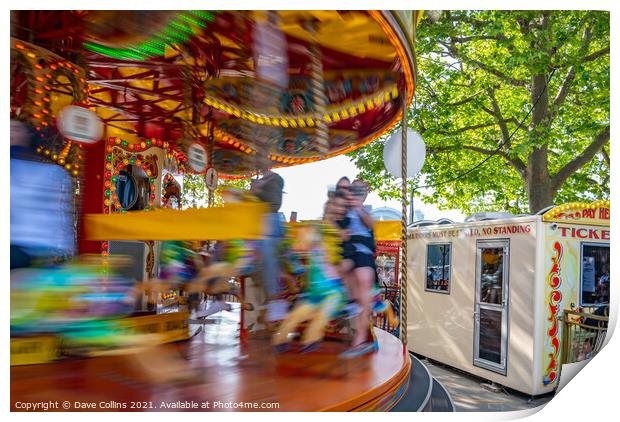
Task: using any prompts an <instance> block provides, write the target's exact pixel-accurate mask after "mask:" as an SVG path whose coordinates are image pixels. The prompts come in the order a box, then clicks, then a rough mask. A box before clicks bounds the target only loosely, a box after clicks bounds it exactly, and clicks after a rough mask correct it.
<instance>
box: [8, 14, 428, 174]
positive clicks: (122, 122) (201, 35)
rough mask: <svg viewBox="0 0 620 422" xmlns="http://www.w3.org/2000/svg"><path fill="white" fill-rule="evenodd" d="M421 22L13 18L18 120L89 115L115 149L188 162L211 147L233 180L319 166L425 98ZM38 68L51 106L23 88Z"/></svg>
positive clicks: (326, 17)
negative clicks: (155, 142) (192, 148)
mask: <svg viewBox="0 0 620 422" xmlns="http://www.w3.org/2000/svg"><path fill="white" fill-rule="evenodd" d="M418 19H419V13H416V12H414V11H402V12H389V11H277V12H268V11H259V12H253V11H244V12H237V11H19V12H13V15H12V36H13V38H12V47H13V48H12V66H13V69H12V84H13V87H12V88H13V89H12V93H13V98H12V104H11V106H12V112H13V111H15V110H18V109H19V110H21V109H23V108H30V109H32V110H33V111H32V112H31V113H30V115H31V118H32V119H33V120H35V123H45V122H48V123H49V124H51V125H53V123H54V120H53V119H54V117H55V116H56V115H57V114H58V112H59V111H60V109H61V108H62V107H64V106H66V105H67V104H71V103H84V104H85V105H87V106H88V107H91V109H93V110H94V111H95V112H96V113H97V114H98V115H99V116H100V117H101V119H102V120H103V122H104V123H105V133H104V136H105V137H119V138H122V139H123V140H125V141H127V142H128V143H130V144H131V143H140V142H141V141H143V138H157V139H163V140H165V141H167V142H169V143H170V144H171V145H174V146H175V147H176V148H178V149H179V150H181V151H185V150H186V149H187V146H188V145H189V143H190V142H200V143H202V144H203V145H204V146H205V148H206V149H207V150H208V151H209V155H210V160H211V162H212V163H213V165H214V166H215V168H216V169H217V170H218V172H219V173H220V174H221V175H228V176H233V177H238V176H243V175H248V174H251V173H253V172H254V171H255V170H256V169H257V168H258V167H265V166H270V167H273V166H275V167H278V166H288V165H296V164H301V163H305V162H310V161H316V160H321V159H325V158H329V157H332V156H335V155H338V154H342V153H345V152H348V151H351V150H354V149H356V148H359V147H361V146H363V145H365V144H367V143H369V142H372V141H373V140H374V139H376V138H377V137H379V136H381V135H382V134H384V133H385V132H386V131H388V130H389V129H390V128H392V127H393V126H394V125H395V124H396V123H397V121H398V119H399V118H400V116H401V113H402V101H406V102H407V103H409V102H410V101H411V98H412V95H413V91H414V75H415V62H414V54H413V40H414V30H415V24H416V23H417V20H418ZM32 56H34V57H32ZM37 66H39V67H41V68H42V72H39V73H41V76H36V77H37V78H39V77H41V78H42V79H41V80H40V81H39V82H41V83H42V84H43V85H45V86H47V88H49V92H50V93H51V96H48V97H47V103H48V104H45V102H43V103H41V102H40V101H39V103H40V104H42V105H37V104H35V103H34V102H36V99H37V97H36V95H34V97H33V96H32V95H29V93H28V89H27V88H24V82H26V83H27V82H28V80H29V78H31V77H32V75H39V73H37V69H39V67H37ZM48 68H51V70H49V72H47V70H48ZM67 70H68V72H67ZM52 71H53V72H52ZM46 72H47V73H46ZM19 74H22V76H21V79H20V76H19ZM23 75H25V76H23ZM35 82H36V81H35ZM35 85H36V83H35ZM15 88H19V89H17V90H15ZM42 92H43V93H42V94H41V95H42V96H43V97H42V99H43V100H45V98H46V97H45V95H46V92H45V91H42ZM405 93H406V95H404V94H405ZM33 98H34V100H33ZM33 101H34V102H33ZM46 107H47V108H46ZM45 111H47V113H45ZM35 114H36V115H37V116H38V117H36V116H34V115H35ZM37 119H38V120H37ZM46 119H47V120H46Z"/></svg>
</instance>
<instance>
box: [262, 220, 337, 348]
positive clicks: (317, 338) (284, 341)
mask: <svg viewBox="0 0 620 422" xmlns="http://www.w3.org/2000/svg"><path fill="white" fill-rule="evenodd" d="M326 230H328V229H327V228H326V226H325V225H320V224H319V223H307V224H304V225H299V226H297V227H295V228H294V229H293V230H292V231H293V238H294V243H293V250H294V251H295V252H297V253H299V254H303V255H304V256H305V257H306V258H307V268H306V274H307V281H306V286H305V289H304V291H303V293H302V294H301V295H300V297H299V298H298V300H297V302H296V304H295V306H294V308H293V310H292V311H291V312H290V313H289V314H288V316H287V317H286V318H285V319H284V321H282V324H281V325H280V327H279V328H278V330H277V331H276V333H275V334H274V335H273V339H272V344H273V346H274V348H275V350H276V351H277V352H283V351H286V350H287V349H288V347H289V345H290V344H289V334H291V333H292V332H293V331H294V330H295V329H296V328H297V327H298V326H299V324H301V323H303V322H306V321H308V323H309V324H308V326H307V328H306V329H305V331H304V334H303V337H302V340H301V342H302V350H303V351H311V350H314V349H316V348H317V347H318V346H319V344H320V342H321V341H322V340H323V337H324V335H325V328H326V327H327V324H328V323H329V322H330V320H332V319H333V318H334V317H336V316H337V315H338V312H339V311H340V310H341V309H342V308H343V306H344V304H346V294H345V290H344V287H343V285H342V280H341V279H340V278H339V277H338V273H337V271H336V268H335V267H334V265H333V260H332V259H330V254H331V255H333V254H334V251H335V247H334V246H335V242H334V241H333V240H331V239H332V238H333V237H330V236H328V235H327V233H325V231H326ZM330 240H331V241H330Z"/></svg>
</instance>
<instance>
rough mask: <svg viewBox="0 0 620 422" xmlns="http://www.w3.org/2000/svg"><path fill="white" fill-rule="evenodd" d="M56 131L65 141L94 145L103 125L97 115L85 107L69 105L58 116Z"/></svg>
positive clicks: (99, 137) (100, 134) (101, 133)
mask: <svg viewBox="0 0 620 422" xmlns="http://www.w3.org/2000/svg"><path fill="white" fill-rule="evenodd" d="M57 125H58V130H59V131H60V133H61V134H62V135H63V136H64V137H65V138H67V139H70V140H72V141H75V142H81V143H85V144H94V143H95V142H97V141H99V140H100V139H101V136H102V135H103V123H102V122H101V119H100V118H99V116H97V114H95V113H94V112H92V111H90V110H89V109H87V108H85V107H80V106H77V105H70V106H67V107H65V108H63V109H62V110H61V112H60V114H59V115H58V121H57Z"/></svg>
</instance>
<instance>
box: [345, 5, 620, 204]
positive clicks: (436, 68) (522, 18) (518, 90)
mask: <svg viewBox="0 0 620 422" xmlns="http://www.w3.org/2000/svg"><path fill="white" fill-rule="evenodd" d="M417 36H418V43H417V46H416V49H417V60H418V67H419V71H418V86H417V87H416V104H415V107H414V108H413V109H412V110H410V112H409V119H408V124H409V126H410V127H413V128H414V129H416V130H418V131H419V132H420V133H421V134H422V136H423V138H424V140H425V142H426V145H427V158H426V163H425V166H424V168H423V170H422V176H423V178H421V179H419V180H417V181H414V183H415V184H416V185H417V186H420V185H421V184H423V185H426V186H431V187H430V188H429V189H423V190H422V191H421V193H419V195H420V196H421V197H422V199H423V200H424V201H425V202H427V203H433V204H436V205H437V206H438V207H439V208H441V209H448V208H456V209H460V210H461V211H463V212H464V213H470V212H476V211H482V210H485V211H500V210H501V211H503V210H507V211H512V212H516V213H521V212H528V211H530V207H532V206H533V207H538V206H540V205H541V204H540V203H536V204H531V203H529V202H530V201H528V198H529V199H531V198H533V192H534V191H535V190H536V189H538V188H541V187H542V188H544V189H548V190H549V191H550V192H551V197H550V198H549V199H550V200H551V201H553V200H555V202H556V203H561V202H566V201H573V200H590V199H601V198H608V197H609V178H608V177H606V175H608V174H609V160H608V155H607V157H605V155H606V153H605V154H604V153H603V152H602V149H601V146H602V145H607V146H608V144H609V135H608V132H607V136H606V137H605V130H606V128H608V126H609V76H610V66H609V13H608V12H596V11H507V10H506V11H504V10H502V11H449V12H443V14H442V17H441V18H440V19H439V20H438V21H437V22H434V23H433V22H430V20H429V19H428V18H425V19H424V20H423V21H422V22H421V23H420V25H419V27H418V34H417ZM554 69H555V70H554ZM551 74H553V76H552V77H551V79H550V82H549V84H548V89H547V90H546V93H545V94H546V95H545V94H543V95H540V92H544V90H543V88H544V87H545V82H546V81H547V80H548V79H549V76H550V75H551ZM537 100H538V101H537ZM534 105H535V106H536V107H535V108H534V109H533V112H532V113H531V114H529V115H528V112H529V111H530V109H532V108H533V107H534ZM522 120H524V122H523V125H522V126H520V127H519V124H520V122H521V121H522ZM607 131H608V129H607ZM513 132H514V135H513ZM386 138H387V137H386ZM384 142H385V139H383V140H378V141H377V142H374V143H372V144H370V145H368V146H366V147H364V148H362V149H360V150H357V151H354V152H352V153H350V154H349V155H350V156H351V157H353V158H354V162H355V164H356V166H357V167H358V169H360V176H361V177H364V178H365V179H366V180H369V181H370V182H371V185H372V188H373V189H374V190H375V191H377V192H378V193H379V195H380V196H381V197H382V198H384V199H386V198H397V197H399V196H400V184H399V183H397V182H396V181H394V180H393V179H392V177H391V176H390V175H389V174H388V173H387V172H386V171H385V169H384V167H383V158H382V157H383V154H382V152H383V144H384ZM502 144H503V146H502V147H501V149H500V150H499V152H498V153H497V154H495V155H493V156H491V158H490V159H489V160H488V161H487V162H486V163H485V164H484V165H482V166H480V167H479V168H477V169H476V170H475V171H473V172H471V173H469V174H467V175H466V176H464V177H462V178H459V179H458V181H454V182H449V183H443V182H444V181H449V180H452V179H454V178H457V177H458V176H459V175H462V174H463V173H465V172H466V171H468V170H470V169H471V168H473V167H474V166H476V165H477V164H478V163H480V162H481V161H482V160H484V159H485V158H488V157H489V156H490V155H491V154H492V153H493V152H494V151H495V150H496V149H497V148H498V147H499V146H500V145H502ZM591 144H593V146H592V148H590V150H586V148H588V146H590V145H591ZM605 148H607V147H605ZM581 156H583V157H582V160H576V159H577V158H578V157H581ZM536 160H542V161H538V162H542V163H543V165H542V167H540V166H539V167H535V166H533V163H535V162H537V161H536ZM528 177H529V179H530V180H534V181H535V182H529V183H528ZM420 182H423V183H420ZM435 185H437V186H436V187H433V186H435ZM543 201H544V200H543ZM539 202H540V200H539ZM547 205H548V204H547Z"/></svg>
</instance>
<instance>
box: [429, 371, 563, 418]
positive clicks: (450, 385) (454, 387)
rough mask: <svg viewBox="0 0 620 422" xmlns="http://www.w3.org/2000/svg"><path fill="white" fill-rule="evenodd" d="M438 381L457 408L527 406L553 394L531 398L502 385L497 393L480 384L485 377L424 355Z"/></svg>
mask: <svg viewBox="0 0 620 422" xmlns="http://www.w3.org/2000/svg"><path fill="white" fill-rule="evenodd" d="M422 362H423V363H424V365H426V367H427V368H428V369H429V371H430V372H431V374H432V375H433V377H434V378H435V379H437V381H439V382H440V383H442V384H443V386H444V387H445V388H446V390H448V392H449V393H450V395H451V396H452V400H453V401H454V405H455V407H456V411H457V412H504V411H511V410H524V409H529V408H532V407H538V406H540V405H542V404H545V403H547V402H548V401H550V400H551V399H552V398H553V395H545V396H540V397H537V398H535V399H533V400H532V399H531V397H530V396H527V395H524V394H521V393H519V392H516V391H513V390H509V389H507V388H501V391H500V392H498V393H495V392H492V391H489V390H486V389H484V388H482V387H481V386H480V385H481V384H482V383H483V382H484V381H483V380H481V379H479V378H476V377H473V376H470V375H468V374H465V373H463V372H461V371H458V370H456V369H454V368H450V367H447V366H444V365H441V364H439V363H434V362H432V361H428V360H426V359H423V360H422Z"/></svg>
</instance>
